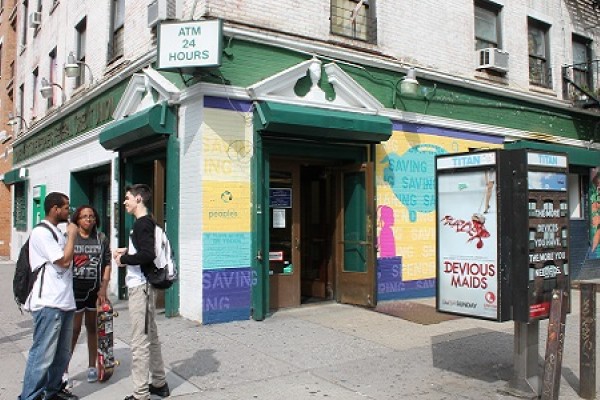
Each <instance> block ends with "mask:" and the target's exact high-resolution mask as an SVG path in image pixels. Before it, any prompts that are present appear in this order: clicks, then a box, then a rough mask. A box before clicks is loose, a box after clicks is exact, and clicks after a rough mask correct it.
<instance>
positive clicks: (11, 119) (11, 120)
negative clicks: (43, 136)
mask: <svg viewBox="0 0 600 400" xmlns="http://www.w3.org/2000/svg"><path fill="white" fill-rule="evenodd" d="M18 121H21V123H22V124H23V125H25V129H27V130H29V126H28V125H27V122H26V121H25V118H23V117H22V116H20V115H13V113H11V112H9V113H8V122H7V123H6V124H7V125H8V126H13V127H14V126H16V125H17V124H18V123H19V122H18Z"/></svg>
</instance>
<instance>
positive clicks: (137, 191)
mask: <svg viewBox="0 0 600 400" xmlns="http://www.w3.org/2000/svg"><path fill="white" fill-rule="evenodd" d="M127 192H129V193H131V194H132V195H134V196H140V197H141V198H142V202H143V203H144V205H145V206H146V208H150V202H151V200H152V189H150V186H148V185H146V184H145V183H136V184H135V185H128V186H126V187H125V193H127Z"/></svg>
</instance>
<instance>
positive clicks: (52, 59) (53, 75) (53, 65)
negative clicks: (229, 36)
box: [46, 47, 58, 108]
mask: <svg viewBox="0 0 600 400" xmlns="http://www.w3.org/2000/svg"><path fill="white" fill-rule="evenodd" d="M48 57H49V60H48V61H49V66H50V70H49V71H48V76H49V78H50V82H56V81H57V80H58V74H57V71H58V63H57V61H56V47H55V48H53V49H52V50H51V51H50V53H48ZM55 88H56V87H55V86H52V96H50V97H48V103H47V105H46V107H47V108H52V107H54V105H55V104H56V90H54V89H55Z"/></svg>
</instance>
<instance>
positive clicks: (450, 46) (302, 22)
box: [186, 0, 600, 97]
mask: <svg viewBox="0 0 600 400" xmlns="http://www.w3.org/2000/svg"><path fill="white" fill-rule="evenodd" d="M581 1H583V0H581ZM496 2H497V3H498V4H501V5H503V7H502V10H503V11H502V36H503V47H504V49H505V50H506V51H508V52H509V53H510V71H509V73H508V74H507V75H506V82H505V83H506V84H507V85H508V86H509V87H512V88H513V89H516V90H522V91H529V90H530V87H529V67H528V46H527V17H528V16H530V17H534V18H539V19H541V20H542V21H544V22H549V23H551V25H552V28H551V32H550V46H551V48H550V58H551V63H552V69H553V80H554V85H553V87H554V92H555V93H556V94H557V95H558V97H560V96H561V93H562V86H561V85H562V79H561V68H560V67H561V66H562V65H565V64H566V65H568V64H572V51H571V35H572V33H573V32H574V31H575V32H576V33H579V34H582V35H584V36H585V37H587V38H589V39H592V40H594V43H595V44H594V50H595V51H594V54H598V53H600V47H599V45H598V43H597V42H598V41H599V40H600V31H599V30H598V29H580V28H574V27H573V24H574V22H573V21H575V18H576V17H577V16H576V15H574V14H573V13H572V12H570V11H569V9H568V8H567V7H566V5H565V1H564V0H548V1H534V0H528V1H527V2H523V1H510V0H508V1H507V0H497V1H496ZM193 3H194V1H193V0H186V7H187V8H188V10H191V7H192V5H193ZM198 4H199V5H198V7H197V8H196V12H195V17H197V18H198V17H200V16H202V15H206V14H207V13H208V15H210V16H212V17H221V18H224V19H226V20H230V21H237V22H241V23H243V24H248V25H251V26H257V27H262V28H265V29H269V30H276V31H279V32H287V33H290V34H294V35H300V36H304V37H307V38H316V39H320V40H324V41H329V42H337V43H347V44H351V45H353V46H355V47H359V48H360V47H362V48H365V49H370V50H375V51H378V52H381V53H383V54H384V55H386V56H390V57H392V58H394V59H396V60H398V61H399V62H405V63H407V64H412V65H417V66H420V67H425V68H431V69H432V70H435V71H437V72H443V73H448V74H450V75H455V76H459V77H468V78H474V77H476V76H479V77H481V76H482V74H481V73H477V72H476V70H475V51H474V48H475V45H474V43H475V40H474V29H475V28H474V1H473V0H456V1H451V2H447V1H438V0H405V1H392V0H376V5H377V36H378V41H377V44H376V45H369V44H366V43H361V42H359V41H351V40H347V39H344V38H343V37H340V36H336V35H332V34H330V26H329V14H330V10H329V7H330V2H329V1H322V0H307V1H303V2H298V1H292V0H228V1H215V0H212V1H200V2H198ZM207 4H208V6H206V5H207ZM583 6H585V7H589V5H582V7H583ZM190 12H191V11H190Z"/></svg>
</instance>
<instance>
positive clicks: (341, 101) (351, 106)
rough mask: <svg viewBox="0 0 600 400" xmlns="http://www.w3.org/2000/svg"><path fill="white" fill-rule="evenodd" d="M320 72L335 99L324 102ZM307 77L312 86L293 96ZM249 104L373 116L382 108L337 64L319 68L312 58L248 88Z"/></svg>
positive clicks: (319, 62)
mask: <svg viewBox="0 0 600 400" xmlns="http://www.w3.org/2000/svg"><path fill="white" fill-rule="evenodd" d="M322 68H324V69H325V71H326V73H327V80H328V81H329V83H330V84H331V85H332V86H333V89H334V91H335V97H334V98H333V99H330V98H328V96H327V94H326V93H325V92H324V91H323V90H322V89H321V88H320V87H319V85H318V83H319V80H320V79H321V71H322ZM307 74H308V75H309V77H310V79H311V82H312V85H311V88H310V90H309V91H308V93H306V94H305V95H303V96H300V95H298V94H296V92H295V90H294V87H295V86H296V84H297V83H298V81H299V80H300V79H303V78H305V77H306V75H307ZM248 93H249V95H250V97H251V98H252V99H253V100H264V101H279V102H283V103H291V104H297V105H305V106H313V107H321V108H322V107H325V108H333V109H341V110H351V111H364V112H377V111H378V110H380V109H383V108H384V107H383V104H381V103H380V102H379V100H377V99H376V98H375V97H373V96H372V95H371V94H370V93H369V92H368V91H366V90H365V89H364V88H363V87H362V86H361V85H359V84H358V82H356V81H355V80H354V79H353V78H352V77H351V76H350V75H348V74H347V73H346V72H344V71H343V70H342V69H341V68H340V67H339V66H338V65H337V64H335V63H328V64H326V65H325V66H323V65H322V62H321V60H319V59H317V58H313V59H312V60H307V61H304V62H302V63H300V64H298V65H295V66H293V67H291V68H288V69H286V70H285V71H282V72H280V73H278V74H275V75H273V76H271V77H269V78H267V79H264V80H262V81H260V82H258V83H256V84H254V85H252V86H250V87H249V88H248Z"/></svg>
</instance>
